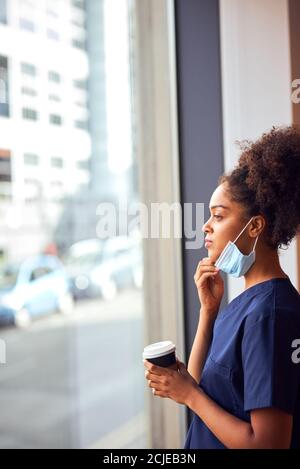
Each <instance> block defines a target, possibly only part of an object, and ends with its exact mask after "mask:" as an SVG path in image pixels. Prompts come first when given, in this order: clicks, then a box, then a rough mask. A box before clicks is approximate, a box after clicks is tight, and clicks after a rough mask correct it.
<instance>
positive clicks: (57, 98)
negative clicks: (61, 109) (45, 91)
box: [48, 94, 61, 103]
mask: <svg viewBox="0 0 300 469" xmlns="http://www.w3.org/2000/svg"><path fill="white" fill-rule="evenodd" d="M48 98H49V101H54V102H56V103H60V102H61V98H60V96H58V95H57V94H49V96H48Z"/></svg>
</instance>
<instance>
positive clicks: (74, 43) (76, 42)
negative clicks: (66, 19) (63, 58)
mask: <svg viewBox="0 0 300 469" xmlns="http://www.w3.org/2000/svg"><path fill="white" fill-rule="evenodd" d="M72 46H73V47H76V48H77V49H82V50H85V49H86V42H85V41H80V40H79V39H72Z"/></svg>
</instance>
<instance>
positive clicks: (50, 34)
mask: <svg viewBox="0 0 300 469" xmlns="http://www.w3.org/2000/svg"><path fill="white" fill-rule="evenodd" d="M47 37H48V39H53V40H54V41H58V40H59V34H58V32H57V31H54V30H53V29H47Z"/></svg>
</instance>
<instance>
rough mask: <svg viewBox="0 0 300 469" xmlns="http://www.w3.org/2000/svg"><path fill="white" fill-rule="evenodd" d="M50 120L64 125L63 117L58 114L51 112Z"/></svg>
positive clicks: (51, 122) (52, 122)
mask: <svg viewBox="0 0 300 469" xmlns="http://www.w3.org/2000/svg"><path fill="white" fill-rule="evenodd" d="M49 122H50V124H54V125H62V118H61V116H60V115H58V114H50V116H49Z"/></svg>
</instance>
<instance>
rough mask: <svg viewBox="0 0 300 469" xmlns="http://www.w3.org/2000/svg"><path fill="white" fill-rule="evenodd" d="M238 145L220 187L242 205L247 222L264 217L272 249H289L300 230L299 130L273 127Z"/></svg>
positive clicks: (293, 127) (268, 241)
mask: <svg viewBox="0 0 300 469" xmlns="http://www.w3.org/2000/svg"><path fill="white" fill-rule="evenodd" d="M239 145H240V148H241V150H242V153H241V155H240V158H239V160H238V163H237V165H236V166H235V167H234V169H233V170H232V171H231V172H230V173H227V174H223V175H222V176H221V177H220V178H219V184H222V183H224V182H226V183H227V184H228V189H229V193H230V198H231V200H233V201H235V202H238V203H240V204H242V205H244V207H245V209H246V215H247V216H249V218H250V217H252V216H254V215H258V214H261V215H263V216H264V218H265V220H266V240H267V243H268V245H269V246H270V247H271V248H273V249H278V248H281V247H282V246H283V245H286V246H288V245H289V243H290V242H291V240H292V239H293V238H294V236H295V235H296V234H297V233H298V232H299V229H300V228H299V224H300V129H299V127H297V126H295V125H293V126H288V127H273V128H272V130H271V131H270V132H268V133H264V134H263V135H262V136H261V138H259V139H258V140H257V141H255V142H250V141H248V140H246V141H243V142H241V143H239Z"/></svg>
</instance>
